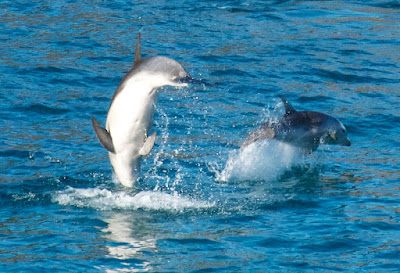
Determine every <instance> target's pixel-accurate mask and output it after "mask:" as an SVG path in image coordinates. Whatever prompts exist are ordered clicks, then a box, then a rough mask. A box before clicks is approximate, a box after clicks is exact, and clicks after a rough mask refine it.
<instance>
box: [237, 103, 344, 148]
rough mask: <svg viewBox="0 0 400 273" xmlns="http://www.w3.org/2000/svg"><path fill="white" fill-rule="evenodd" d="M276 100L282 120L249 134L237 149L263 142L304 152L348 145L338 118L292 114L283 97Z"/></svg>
mask: <svg viewBox="0 0 400 273" xmlns="http://www.w3.org/2000/svg"><path fill="white" fill-rule="evenodd" d="M280 98H281V99H282V102H283V104H284V106H285V114H284V115H283V117H282V118H281V119H280V120H279V121H278V122H271V121H268V122H266V123H264V124H262V125H261V127H260V128H259V129H258V130H256V131H254V132H251V133H250V135H249V136H248V137H247V139H246V140H245V141H244V142H243V144H242V146H241V148H244V147H246V146H248V145H249V144H251V143H254V142H257V141H260V140H264V139H275V140H278V141H281V142H285V143H288V144H290V145H292V146H295V147H298V148H302V149H303V150H304V151H306V152H313V151H315V150H316V149H317V148H318V146H319V145H320V144H321V143H326V144H338V145H343V146H350V144H351V142H350V140H349V138H348V137H347V130H346V128H345V127H344V125H343V124H342V123H341V122H340V121H339V120H338V119H336V118H335V117H332V116H330V115H327V114H324V113H320V112H314V111H296V110H295V109H294V108H293V107H292V106H291V105H290V103H289V102H288V101H287V100H286V99H285V98H284V97H280Z"/></svg>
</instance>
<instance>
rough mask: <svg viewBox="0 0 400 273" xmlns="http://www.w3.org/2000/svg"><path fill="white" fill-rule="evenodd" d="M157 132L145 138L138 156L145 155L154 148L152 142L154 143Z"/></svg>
mask: <svg viewBox="0 0 400 273" xmlns="http://www.w3.org/2000/svg"><path fill="white" fill-rule="evenodd" d="M156 136H157V132H154V133H153V134H152V135H151V136H148V137H147V138H146V141H145V142H144V144H143V147H142V148H141V149H140V151H139V154H140V155H142V156H143V155H147V154H149V153H150V152H151V150H152V149H153V147H154V142H155V141H156Z"/></svg>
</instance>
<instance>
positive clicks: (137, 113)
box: [92, 33, 191, 187]
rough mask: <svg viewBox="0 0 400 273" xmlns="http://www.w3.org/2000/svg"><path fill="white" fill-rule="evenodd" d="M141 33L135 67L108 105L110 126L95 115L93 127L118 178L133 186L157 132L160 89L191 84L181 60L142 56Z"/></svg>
mask: <svg viewBox="0 0 400 273" xmlns="http://www.w3.org/2000/svg"><path fill="white" fill-rule="evenodd" d="M140 44H141V41H140V33H139V35H138V40H137V43H136V51H135V57H134V63H133V67H132V69H131V70H130V71H129V72H128V73H127V74H126V75H125V76H124V77H123V79H122V81H121V83H120V84H119V86H118V88H117V90H116V91H115V93H114V96H113V98H112V101H111V104H110V108H109V109H108V114H107V120H106V128H102V127H101V126H100V125H99V123H98V122H97V120H96V119H95V118H94V117H93V116H92V124H93V129H94V131H95V133H96V136H97V138H98V140H99V141H100V144H101V145H102V146H103V147H104V148H106V149H107V150H108V153H109V156H110V161H111V165H112V166H113V169H114V172H115V174H116V175H117V178H118V180H119V181H120V182H121V184H122V185H124V186H126V187H132V186H133V184H134V182H135V181H136V179H137V176H138V172H139V170H140V162H141V157H142V156H145V155H147V154H148V153H150V151H151V150H152V149H153V146H154V141H155V139H156V132H154V133H153V134H150V130H151V128H152V125H153V119H154V108H155V104H156V102H157V97H158V91H157V89H158V88H160V87H162V86H166V85H170V86H187V85H188V82H190V80H191V77H190V75H189V74H188V73H187V72H186V70H185V69H184V68H183V67H182V65H180V64H179V63H178V62H177V61H175V60H173V59H170V58H167V57H162V56H155V57H147V58H144V59H142V57H141V50H140Z"/></svg>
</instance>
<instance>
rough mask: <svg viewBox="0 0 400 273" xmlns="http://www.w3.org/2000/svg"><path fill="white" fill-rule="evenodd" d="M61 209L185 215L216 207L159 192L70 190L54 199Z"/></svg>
mask: <svg viewBox="0 0 400 273" xmlns="http://www.w3.org/2000/svg"><path fill="white" fill-rule="evenodd" d="M53 201H54V202H57V203H59V204H60V205H71V206H77V207H89V208H94V209H98V210H111V209H130V210H136V209H149V210H167V211H182V210H185V209H201V208H210V207H213V206H214V204H213V203H209V202H204V201H198V200H194V199H190V198H188V197H184V196H181V195H179V194H178V193H172V194H169V193H165V192H158V191H154V192H153V191H143V192H140V193H138V194H136V195H130V194H128V193H126V192H123V191H116V192H114V191H110V190H107V189H100V188H88V189H76V188H72V187H68V188H67V189H66V190H63V191H60V192H58V193H56V194H54V196H53Z"/></svg>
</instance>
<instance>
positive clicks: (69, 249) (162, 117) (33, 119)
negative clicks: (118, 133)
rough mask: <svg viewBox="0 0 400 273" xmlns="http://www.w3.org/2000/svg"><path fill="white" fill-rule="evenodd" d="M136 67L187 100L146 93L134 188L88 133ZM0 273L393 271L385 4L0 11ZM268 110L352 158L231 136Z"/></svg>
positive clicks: (389, 41)
mask: <svg viewBox="0 0 400 273" xmlns="http://www.w3.org/2000/svg"><path fill="white" fill-rule="evenodd" d="M139 31H141V33H142V54H143V55H144V56H152V55H165V56H168V57H172V58H174V59H176V60H177V61H179V62H181V63H182V64H183V66H184V67H185V68H186V69H187V70H188V71H189V73H190V74H191V75H192V76H193V77H194V78H198V79H203V80H205V81H206V82H208V83H209V84H208V85H204V86H191V87H189V88H183V89H174V88H169V87H166V88H164V89H163V90H160V96H159V101H158V105H157V109H156V114H155V122H154V127H153V128H154V130H156V131H157V132H158V138H157V141H156V145H155V147H154V149H153V151H152V152H151V153H150V155H149V156H148V157H146V158H145V159H144V161H143V164H142V167H143V168H142V172H141V175H140V179H139V181H138V182H137V183H136V185H135V188H133V189H127V188H124V187H122V186H121V185H119V184H118V183H116V181H115V178H114V177H113V173H112V169H111V166H110V163H109V161H108V155H107V152H106V150H104V149H103V148H102V147H101V146H100V144H99V143H98V141H97V139H96V138H95V135H94V133H93V130H92V125H91V121H90V116H91V115H94V116H95V117H96V118H98V119H99V121H100V122H101V123H102V124H104V122H105V118H106V114H107V109H108V106H109V103H110V101H111V98H112V95H113V93H114V90H115V89H116V87H117V85H118V83H119V81H120V80H121V78H122V77H123V75H124V74H125V73H126V72H127V71H128V70H129V69H130V67H131V64H132V61H133V52H134V45H135V42H136V35H137V33H138V32H139ZM0 41H1V46H0V56H1V58H0V83H1V92H0V102H1V111H0V131H1V135H0V160H1V161H0V168H1V175H0V271H1V272H36V271H38V272H212V271H216V272H236V271H237V272H286V271H289V272H291V271H298V272H310V271H321V272H330V271H349V272H398V271H400V225H399V222H400V205H399V200H400V170H399V163H400V131H399V126H400V110H399V104H400V4H399V2H398V1H190V0H188V1H178V2H175V1H157V0H156V1H67V0H60V1H7V0H3V1H1V3H0ZM278 95H284V96H285V97H286V98H287V99H288V100H289V101H290V102H291V103H292V105H293V106H294V107H295V108H297V109H299V110H314V111H321V112H324V113H328V114H331V115H333V116H335V117H337V118H338V119H339V120H341V121H342V122H343V123H344V124H345V125H346V127H347V129H348V133H349V137H350V139H351V141H352V146H351V147H341V146H327V145H325V146H321V147H320V148H319V149H318V150H317V151H316V152H315V153H313V154H311V155H304V154H302V153H299V151H297V150H296V149H294V148H293V147H291V146H288V145H286V144H282V143H279V142H274V141H269V142H268V141H263V142H260V143H258V144H257V145H250V146H248V147H247V148H245V149H243V150H239V147H240V145H241V143H242V142H243V141H244V139H245V138H246V137H247V135H248V133H249V132H250V131H252V130H254V129H256V128H257V127H258V126H259V125H260V124H261V123H262V122H265V121H266V120H268V119H279V118H280V116H281V115H282V113H283V109H282V108H283V106H282V103H280V101H279V99H278Z"/></svg>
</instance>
